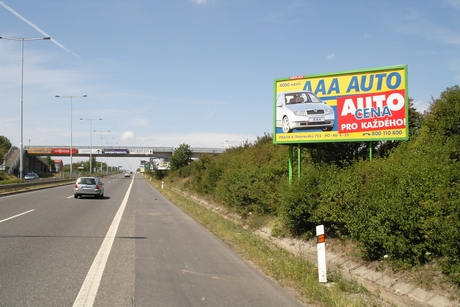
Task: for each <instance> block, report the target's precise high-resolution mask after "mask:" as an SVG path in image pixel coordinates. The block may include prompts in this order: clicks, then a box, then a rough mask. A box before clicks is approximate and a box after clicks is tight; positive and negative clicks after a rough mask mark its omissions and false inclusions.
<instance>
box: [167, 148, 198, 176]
mask: <svg viewBox="0 0 460 307" xmlns="http://www.w3.org/2000/svg"><path fill="white" fill-rule="evenodd" d="M190 162H192V151H191V150H190V145H187V144H181V145H180V146H179V147H178V148H176V149H174V151H173V153H172V156H171V160H170V161H169V166H170V169H171V170H172V171H175V170H178V169H180V168H182V167H184V166H186V165H189V164H190Z"/></svg>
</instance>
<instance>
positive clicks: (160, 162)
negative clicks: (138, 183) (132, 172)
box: [150, 158, 170, 171]
mask: <svg viewBox="0 0 460 307" xmlns="http://www.w3.org/2000/svg"><path fill="white" fill-rule="evenodd" d="M169 166H170V165H169V158H150V168H151V169H152V170H158V171H164V170H169Z"/></svg>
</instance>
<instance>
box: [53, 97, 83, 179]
mask: <svg viewBox="0 0 460 307" xmlns="http://www.w3.org/2000/svg"><path fill="white" fill-rule="evenodd" d="M55 97H56V98H70V178H72V167H73V163H72V99H73V98H85V97H88V96H87V95H82V96H59V95H56V96H55Z"/></svg>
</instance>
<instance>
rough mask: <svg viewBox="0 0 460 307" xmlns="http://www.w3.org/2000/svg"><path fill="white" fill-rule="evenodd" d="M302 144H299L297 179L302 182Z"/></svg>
mask: <svg viewBox="0 0 460 307" xmlns="http://www.w3.org/2000/svg"><path fill="white" fill-rule="evenodd" d="M300 148H301V147H300V143H298V144H297V178H299V180H300V172H301V170H302V165H301V163H300V162H301V157H302V151H301V150H300Z"/></svg>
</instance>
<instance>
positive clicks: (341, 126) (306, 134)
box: [273, 65, 409, 144]
mask: <svg viewBox="0 0 460 307" xmlns="http://www.w3.org/2000/svg"><path fill="white" fill-rule="evenodd" d="M407 82H408V81H407V65H400V66H389V67H379V68H371V69H365V70H356V71H345V72H339V73H330V74H320V75H305V76H303V75H302V76H294V77H289V78H281V79H276V80H275V82H274V89H275V95H274V125H273V126H274V128H273V131H274V132H273V136H274V137H273V142H274V143H275V144H297V143H318V142H351V141H353V142H363V141H376V140H407V139H408V135H409V133H408V129H409V128H408V127H409V123H408V112H409V102H408V94H407Z"/></svg>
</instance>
